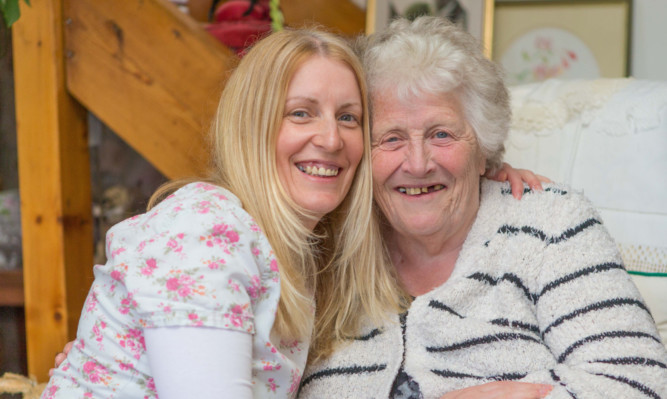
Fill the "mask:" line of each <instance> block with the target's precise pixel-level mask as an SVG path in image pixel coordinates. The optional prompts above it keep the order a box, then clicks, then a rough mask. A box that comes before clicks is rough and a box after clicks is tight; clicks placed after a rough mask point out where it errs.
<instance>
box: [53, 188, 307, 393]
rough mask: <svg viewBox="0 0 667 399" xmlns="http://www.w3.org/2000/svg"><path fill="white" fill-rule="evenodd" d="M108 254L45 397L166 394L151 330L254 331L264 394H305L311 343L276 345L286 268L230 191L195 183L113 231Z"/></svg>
mask: <svg viewBox="0 0 667 399" xmlns="http://www.w3.org/2000/svg"><path fill="white" fill-rule="evenodd" d="M106 249H107V256H108V257H109V261H108V262H107V263H106V264H105V265H98V266H96V267H95V277H96V278H95V282H94V283H93V286H92V288H91V290H90V293H89V295H88V298H87V299H86V302H85V304H84V309H83V313H82V315H81V320H80V323H79V331H78V334H77V335H78V338H77V340H76V342H75V345H74V348H73V349H72V351H71V352H70V355H69V356H68V359H67V360H66V361H65V362H64V363H63V364H62V365H61V367H60V368H59V369H58V370H57V371H56V374H55V375H54V377H52V378H51V380H50V381H49V384H48V386H47V388H46V389H45V391H44V393H43V395H42V397H43V398H54V399H55V398H70V397H83V398H88V397H90V398H92V397H108V398H121V397H122V398H125V397H132V398H157V391H156V388H155V383H154V381H153V378H152V377H151V372H150V368H149V366H148V360H147V359H146V344H145V341H144V334H143V330H144V329H145V328H149V327H156V326H169V325H188V326H212V327H219V328H229V329H235V330H239V331H244V332H248V333H250V334H254V335H253V342H254V348H253V356H254V361H253V365H254V366H253V372H252V374H253V387H254V390H255V397H256V398H259V397H270V398H285V397H294V396H296V392H297V391H298V385H299V382H300V380H301V374H302V370H303V369H304V365H305V362H306V357H307V353H308V350H307V349H308V343H307V342H300V341H292V340H291V341H288V342H281V341H277V343H276V344H275V345H274V344H273V343H272V342H271V339H269V337H270V336H271V329H272V323H273V320H274V314H275V309H276V308H277V306H278V303H277V299H278V295H279V292H280V278H279V277H280V275H279V267H278V262H277V261H276V259H275V257H274V255H273V252H272V250H271V247H270V246H269V244H268V241H267V240H266V237H265V236H264V235H263V233H262V231H261V228H260V227H259V226H258V225H257V224H256V223H255V222H254V221H253V220H252V218H251V217H250V216H249V215H248V214H247V213H245V211H244V210H243V209H242V208H241V207H240V205H239V201H238V200H237V199H236V197H234V196H233V195H232V194H231V193H229V192H228V191H226V190H224V189H222V188H220V187H216V186H214V185H211V184H207V183H193V184H189V185H187V186H185V187H183V188H182V189H180V190H178V191H177V192H176V193H174V194H172V195H170V196H169V197H167V199H165V200H164V201H163V202H162V203H160V204H159V205H158V206H156V207H155V208H153V209H152V210H151V211H150V212H149V213H146V214H143V215H138V216H134V217H132V218H130V219H127V220H125V221H124V222H122V223H120V224H118V225H117V226H114V228H112V229H111V230H110V232H109V233H108V234H107V247H106ZM248 259H253V260H254V263H252V264H247V263H248ZM257 309H262V311H260V312H257Z"/></svg>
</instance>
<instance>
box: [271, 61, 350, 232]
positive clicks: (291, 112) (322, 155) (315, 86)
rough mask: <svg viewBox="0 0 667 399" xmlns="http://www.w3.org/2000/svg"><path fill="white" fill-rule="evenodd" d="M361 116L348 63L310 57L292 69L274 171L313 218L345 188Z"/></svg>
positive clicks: (329, 208) (337, 201) (330, 208)
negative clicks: (292, 74)
mask: <svg viewBox="0 0 667 399" xmlns="http://www.w3.org/2000/svg"><path fill="white" fill-rule="evenodd" d="M362 121H363V105H362V101H361V95H360V92H359V85H358V84H357V79H356V77H355V74H354V73H353V71H352V69H351V68H350V67H348V66H347V65H345V64H344V63H342V62H340V61H336V60H332V59H330V58H327V57H325V56H313V57H311V58H309V59H308V60H306V61H305V62H304V63H303V64H302V65H301V66H300V67H299V68H298V69H297V71H296V72H295V74H294V76H293V77H292V80H291V81H290V84H289V86H288V89H287V97H286V99H285V113H284V116H283V121H282V124H281V126H280V131H279V133H278V141H277V144H276V159H277V167H278V176H279V177H280V181H281V183H282V184H283V186H284V188H285V189H286V191H287V192H288V193H289V195H290V197H291V198H292V199H293V200H294V201H295V202H296V203H297V204H298V205H299V206H301V207H303V208H304V209H305V210H307V211H309V212H311V213H312V214H313V215H314V216H316V217H318V218H321V217H322V216H324V215H325V214H327V213H329V212H331V211H333V210H334V209H335V208H336V207H337V206H338V205H340V203H341V202H342V201H343V199H344V198H345V196H346V195H347V193H348V191H349V190H350V186H351V185H352V181H353V180H354V176H355V171H356V169H357V166H358V165H359V162H360V160H361V158H362V155H363V122H362ZM315 224H316V222H312V223H311V225H309V226H308V227H310V228H313V227H314V226H315Z"/></svg>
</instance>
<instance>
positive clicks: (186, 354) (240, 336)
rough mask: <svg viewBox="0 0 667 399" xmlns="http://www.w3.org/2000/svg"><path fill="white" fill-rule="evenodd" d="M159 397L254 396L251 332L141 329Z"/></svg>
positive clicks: (199, 328)
mask: <svg viewBox="0 0 667 399" xmlns="http://www.w3.org/2000/svg"><path fill="white" fill-rule="evenodd" d="M144 338H145V340H146V353H147V355H148V363H149V365H150V367H151V371H152V374H153V379H154V380H155V387H156V389H157V392H158V395H159V397H160V399H172V398H201V399H205V398H215V399H220V398H238V399H252V397H253V396H252V395H253V394H252V382H251V380H252V335H250V334H247V333H243V332H240V331H234V330H227V329H221V328H210V327H158V328H147V329H144Z"/></svg>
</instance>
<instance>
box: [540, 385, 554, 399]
mask: <svg viewBox="0 0 667 399" xmlns="http://www.w3.org/2000/svg"><path fill="white" fill-rule="evenodd" d="M553 389H554V387H553V386H551V385H542V386H541V387H540V391H539V395H540V398H544V397H546V396H547V395H549V393H550V392H551V391H552V390H553Z"/></svg>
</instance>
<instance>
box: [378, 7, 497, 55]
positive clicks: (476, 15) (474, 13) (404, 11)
mask: <svg viewBox="0 0 667 399" xmlns="http://www.w3.org/2000/svg"><path fill="white" fill-rule="evenodd" d="M493 3H494V0H368V1H367V2H366V12H367V15H366V34H370V33H373V32H375V31H379V30H382V29H384V28H385V27H386V26H387V25H389V22H390V21H391V20H392V18H395V17H406V18H409V19H412V18H414V17H415V16H418V15H436V16H441V17H445V18H448V19H450V20H452V21H454V22H456V23H459V24H461V25H462V26H463V27H465V29H466V30H467V31H468V32H470V33H471V34H472V35H473V36H475V37H476V38H477V39H478V40H479V41H480V42H481V43H482V44H483V45H484V48H485V50H486V52H487V55H490V54H491V38H492V34H493V29H492V26H493Z"/></svg>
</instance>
